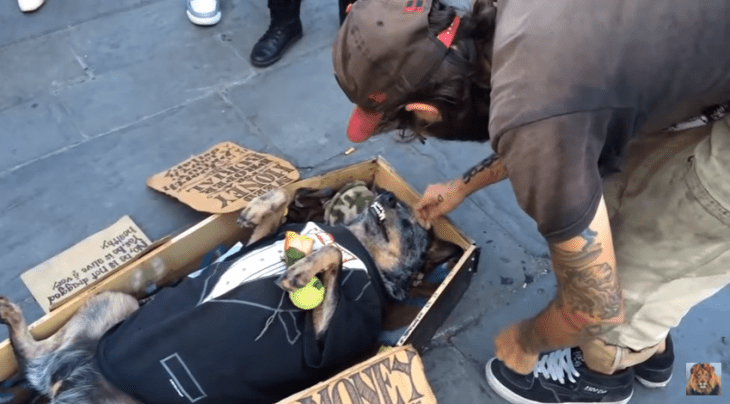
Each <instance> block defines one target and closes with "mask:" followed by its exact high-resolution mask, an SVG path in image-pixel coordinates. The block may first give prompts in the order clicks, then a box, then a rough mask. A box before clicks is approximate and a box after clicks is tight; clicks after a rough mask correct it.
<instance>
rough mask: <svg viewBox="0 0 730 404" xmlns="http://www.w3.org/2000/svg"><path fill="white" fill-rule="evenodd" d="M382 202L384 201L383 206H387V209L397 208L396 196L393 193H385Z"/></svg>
mask: <svg viewBox="0 0 730 404" xmlns="http://www.w3.org/2000/svg"><path fill="white" fill-rule="evenodd" d="M381 201H382V203H383V205H385V206H386V207H388V208H395V204H396V199H395V195H393V194H392V193H390V192H386V193H384V194H383V195H382V197H381Z"/></svg>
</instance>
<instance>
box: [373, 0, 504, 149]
mask: <svg viewBox="0 0 730 404" xmlns="http://www.w3.org/2000/svg"><path fill="white" fill-rule="evenodd" d="M454 16H456V9H455V8H454V7H451V6H447V5H445V4H444V3H442V2H441V1H440V0H434V2H433V6H432V8H431V12H430V14H429V29H430V30H431V32H433V33H434V35H435V34H436V33H439V32H441V31H443V30H444V29H446V28H448V27H449V26H450V25H451V23H452V22H453V20H454ZM495 16H496V9H495V8H494V6H493V4H492V1H491V0H477V1H476V3H475V4H474V7H473V9H472V10H471V12H470V13H467V14H466V15H465V16H464V17H463V18H462V20H461V24H460V26H459V29H458V30H457V32H456V37H455V38H454V42H453V43H452V45H451V48H450V49H449V51H448V52H447V54H446V57H445V58H444V61H443V63H441V65H440V66H439V67H438V68H437V69H436V71H435V72H434V73H433V74H432V76H431V77H430V78H429V80H428V81H427V82H426V83H424V84H423V85H422V86H421V87H420V88H419V89H418V90H417V91H415V92H413V93H412V94H408V96H406V97H405V98H404V99H403V101H402V103H401V104H400V105H399V106H398V107H397V108H395V109H393V110H390V111H382V112H383V118H382V120H381V122H380V125H379V126H378V128H377V129H376V132H386V131H391V130H398V131H399V133H398V134H399V136H400V138H401V139H402V140H403V141H410V140H414V139H416V138H421V139H423V138H424V137H425V136H432V137H436V138H439V139H444V140H472V141H480V142H484V141H487V140H489V130H488V127H489V101H490V98H489V97H490V91H491V86H490V79H491V71H492V69H491V48H492V39H493V36H494V22H495ZM412 102H420V103H426V104H432V105H434V106H435V107H437V108H438V109H439V111H440V112H441V116H442V120H441V121H439V122H435V123H427V122H425V121H422V120H420V119H418V118H417V117H416V116H415V114H414V113H412V112H408V111H406V110H405V106H406V104H409V103H412Z"/></svg>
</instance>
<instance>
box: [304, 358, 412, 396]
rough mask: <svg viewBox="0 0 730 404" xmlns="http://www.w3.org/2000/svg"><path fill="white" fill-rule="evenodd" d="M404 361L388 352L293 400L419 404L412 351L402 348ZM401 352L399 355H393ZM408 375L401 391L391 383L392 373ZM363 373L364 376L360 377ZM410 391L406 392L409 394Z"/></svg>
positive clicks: (393, 374) (401, 386)
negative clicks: (375, 360) (368, 364)
mask: <svg viewBox="0 0 730 404" xmlns="http://www.w3.org/2000/svg"><path fill="white" fill-rule="evenodd" d="M403 355H406V358H405V361H403V362H402V361H400V360H399V359H398V358H397V357H396V356H389V357H386V358H384V359H383V360H381V361H378V362H376V363H374V364H372V365H370V366H368V367H367V368H365V369H363V370H362V371H360V372H357V373H354V374H351V375H348V376H344V377H341V378H339V379H337V380H335V381H334V382H333V383H331V384H329V385H327V386H325V387H324V388H323V389H321V390H319V391H318V392H317V393H315V394H312V395H309V396H306V397H303V398H300V399H298V400H297V402H296V403H297V404H366V403H367V404H394V403H405V404H419V403H420V402H421V400H422V399H423V397H424V395H423V394H422V393H420V392H419V391H418V388H417V386H416V381H415V380H414V378H413V359H414V358H415V357H416V354H415V353H414V352H411V351H404V352H403ZM397 356H402V355H397ZM396 372H397V373H403V374H405V375H406V376H408V380H409V381H410V388H409V389H408V388H406V389H403V391H401V390H400V389H399V388H398V387H400V388H403V385H402V384H401V385H400V386H397V385H393V384H392V383H391V376H396V377H397V375H395V373H396ZM363 375H364V376H366V377H363ZM409 393H410V394H409Z"/></svg>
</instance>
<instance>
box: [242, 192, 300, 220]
mask: <svg viewBox="0 0 730 404" xmlns="http://www.w3.org/2000/svg"><path fill="white" fill-rule="evenodd" d="M290 200H291V198H290V197H289V194H288V193H287V192H286V191H284V190H283V189H281V188H277V189H273V190H271V191H269V192H267V193H265V194H263V195H261V196H257V197H256V198H254V199H253V200H252V201H251V202H249V204H248V205H247V206H246V208H244V209H243V210H242V211H241V214H240V215H239V216H238V220H237V221H236V223H238V226H240V227H243V228H256V227H258V226H259V225H261V224H263V223H265V222H267V221H270V220H273V219H275V218H273V216H275V215H279V216H280V217H279V218H278V219H279V220H280V219H281V218H282V217H283V216H284V208H285V207H286V206H288V205H289V202H290Z"/></svg>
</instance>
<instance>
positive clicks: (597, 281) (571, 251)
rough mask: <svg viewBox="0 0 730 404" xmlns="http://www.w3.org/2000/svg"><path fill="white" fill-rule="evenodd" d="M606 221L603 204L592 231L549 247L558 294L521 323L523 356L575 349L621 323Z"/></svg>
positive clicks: (586, 231)
mask: <svg viewBox="0 0 730 404" xmlns="http://www.w3.org/2000/svg"><path fill="white" fill-rule="evenodd" d="M604 215H605V217H604ZM607 216H608V215H607V213H606V212H605V203H604V202H603V200H601V205H600V206H599V212H598V213H597V214H596V218H595V219H594V222H593V223H592V225H591V226H590V227H589V228H588V229H586V230H585V231H583V232H582V233H581V234H580V235H578V236H576V237H574V238H572V239H570V240H568V241H566V242H563V243H558V244H551V245H550V253H551V259H552V263H553V269H554V271H555V276H556V278H557V281H558V293H557V296H556V298H555V299H554V300H553V301H552V302H551V303H550V304H549V305H548V307H547V308H546V309H545V310H543V312H541V313H540V314H539V315H538V316H536V317H534V318H532V319H530V320H527V321H524V322H522V323H521V324H520V340H519V342H520V345H521V346H522V348H523V349H524V350H525V351H527V352H531V353H538V352H541V351H544V350H549V349H557V348H562V347H567V346H575V345H577V344H578V343H579V342H580V340H581V339H582V338H585V337H591V336H594V335H596V334H597V333H598V332H600V330H601V326H602V325H606V324H618V323H621V322H622V321H623V314H624V312H623V310H624V307H623V302H622V298H621V287H620V285H619V280H618V275H617V272H616V264H615V259H614V256H613V240H612V239H611V235H610V227H609V226H608V217H607ZM597 220H598V223H596V221H597Z"/></svg>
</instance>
